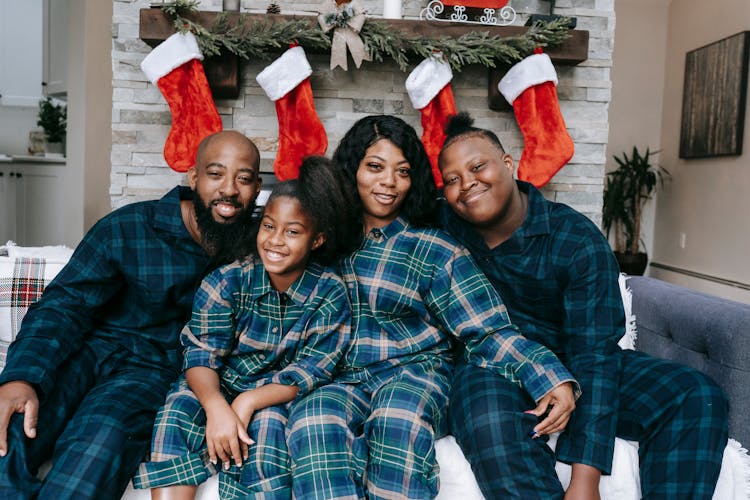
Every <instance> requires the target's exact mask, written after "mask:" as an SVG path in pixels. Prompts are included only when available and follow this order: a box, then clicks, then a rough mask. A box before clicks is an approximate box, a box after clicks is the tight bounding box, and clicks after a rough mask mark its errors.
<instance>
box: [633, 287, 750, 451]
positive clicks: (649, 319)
mask: <svg viewBox="0 0 750 500" xmlns="http://www.w3.org/2000/svg"><path fill="white" fill-rule="evenodd" d="M627 285H628V287H629V288H630V289H631V290H632V292H633V314H634V315H635V320H636V327H637V333H638V338H637V341H636V348H637V349H638V350H640V351H643V352H646V353H649V354H651V355H653V356H658V357H660V358H666V359H671V360H674V361H678V362H680V363H684V364H686V365H689V366H692V367H693V368H696V369H698V370H700V371H702V372H704V373H706V374H708V375H709V376H710V377H711V378H713V379H714V380H715V381H716V382H717V383H718V384H719V385H720V386H721V387H722V389H724V392H725V394H726V395H727V398H728V399H729V406H730V408H729V436H730V437H733V438H735V439H737V440H738V441H739V442H740V443H742V444H744V445H745V446H747V445H748V444H750V305H747V304H742V303H739V302H734V301H730V300H726V299H722V298H719V297H715V296H712V295H707V294H704V293H700V292H696V291H694V290H690V289H688V288H685V287H681V286H677V285H673V284H671V283H666V282H664V281H661V280H657V279H654V278H648V277H642V276H633V277H630V279H628V281H627Z"/></svg>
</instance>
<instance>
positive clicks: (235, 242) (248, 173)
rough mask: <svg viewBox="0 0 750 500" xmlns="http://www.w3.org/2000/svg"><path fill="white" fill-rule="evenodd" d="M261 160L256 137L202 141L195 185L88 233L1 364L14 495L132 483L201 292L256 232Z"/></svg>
mask: <svg viewBox="0 0 750 500" xmlns="http://www.w3.org/2000/svg"><path fill="white" fill-rule="evenodd" d="M259 166H260V155H259V153H258V149H257V147H256V146H255V144H253V142H252V141H250V140H249V139H248V138H247V137H245V136H244V135H242V134H240V133H238V132H235V131H224V132H218V133H216V134H213V135H211V136H209V137H207V138H206V139H204V140H203V141H202V142H201V144H200V146H199V148H198V152H197V155H196V161H195V166H194V167H192V168H191V169H190V170H189V171H188V180H189V183H190V187H189V188H188V187H183V186H178V187H175V188H174V189H172V190H171V191H170V192H169V193H167V194H166V195H165V196H164V197H163V198H161V199H160V200H154V201H145V202H138V203H133V204H130V205H127V206H125V207H122V208H120V209H118V210H115V211H114V212H112V213H110V214H109V215H107V216H105V217H104V218H102V219H101V220H100V221H99V222H97V223H96V224H95V225H94V227H92V228H91V230H90V231H89V232H88V233H87V234H86V235H85V236H84V238H83V240H82V241H81V243H80V244H79V245H78V247H77V248H76V250H75V252H74V253H73V256H72V257H71V259H70V261H69V262H68V264H67V265H66V266H65V267H64V268H63V269H62V271H60V273H59V274H58V275H57V277H56V278H55V279H54V280H53V281H52V282H51V283H50V284H49V286H48V287H47V289H46V290H45V291H44V294H43V296H42V297H41V299H40V300H39V301H38V302H36V303H35V304H33V305H32V306H31V307H30V308H29V310H28V312H27V314H26V316H25V317H24V320H23V323H22V325H21V329H20V331H19V334H18V337H17V338H16V340H15V341H14V342H13V343H12V344H11V346H10V348H9V350H8V357H7V364H6V367H5V370H4V371H3V372H2V374H0V497H2V498H14V499H17V498H32V497H33V498H36V497H39V498H73V497H75V498H120V496H122V493H123V492H124V491H125V489H126V487H127V484H128V481H129V480H130V478H131V477H132V475H133V473H134V472H135V470H136V468H137V467H138V464H139V463H140V462H141V460H142V459H143V458H144V456H145V454H146V452H147V451H148V446H149V441H150V438H151V428H152V425H153V420H154V417H155V414H156V411H157V410H158V409H159V407H160V406H161V405H162V404H163V402H164V396H165V394H166V392H167V389H168V388H169V385H170V383H171V382H172V381H173V380H174V379H175V378H176V376H177V374H178V373H179V371H180V368H181V349H180V345H179V333H180V330H181V329H182V327H183V326H184V324H185V323H186V322H187V320H188V319H189V317H190V312H191V306H192V301H193V293H194V291H195V289H196V287H197V286H198V285H199V284H200V281H201V278H202V277H203V276H204V274H205V273H206V272H207V271H208V270H210V269H211V268H213V267H215V266H216V265H217V264H219V263H222V262H224V261H227V260H229V259H231V258H233V257H234V256H235V255H237V252H238V248H239V247H241V246H242V245H244V244H245V243H244V242H243V237H245V236H246V234H247V233H248V229H249V227H250V224H251V221H252V215H253V210H254V208H255V199H256V197H257V196H258V193H259V192H260V189H261V179H260V175H259ZM50 458H51V459H52V468H51V470H50V471H49V473H48V474H47V475H46V477H45V478H44V480H43V481H40V480H39V479H37V477H36V474H37V471H38V469H39V466H40V465H41V464H42V463H43V462H45V461H47V460H49V459H50Z"/></svg>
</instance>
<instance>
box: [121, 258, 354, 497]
mask: <svg viewBox="0 0 750 500" xmlns="http://www.w3.org/2000/svg"><path fill="white" fill-rule="evenodd" d="M350 314H351V309H350V307H349V299H348V297H347V293H346V288H345V286H344V283H343V281H341V278H339V276H338V275H337V274H335V273H334V272H333V271H332V270H331V269H330V268H324V267H322V266H320V265H318V264H314V263H311V264H309V265H308V267H307V268H306V269H305V271H304V272H303V273H302V275H301V276H300V277H299V278H298V279H297V280H296V281H295V282H294V283H292V285H291V286H290V287H289V289H288V290H286V291H285V292H279V291H277V290H276V289H274V288H273V286H272V285H271V282H270V280H269V278H268V274H267V273H266V271H265V269H264V268H263V264H262V262H261V261H260V259H258V258H257V257H254V256H251V257H248V258H247V259H245V260H243V261H240V262H234V263H232V264H228V265H226V266H222V267H221V268H219V269H217V270H215V271H213V272H212V273H210V274H209V275H208V276H206V278H205V279H204V280H203V282H202V283H201V286H200V288H199V290H198V292H197V293H196V294H195V300H194V305H193V314H192V317H191V319H190V322H189V323H188V324H187V325H186V326H185V328H184V329H183V332H182V336H181V340H182V344H183V345H184V347H185V358H184V367H185V369H189V368H193V367H197V366H205V367H208V368H211V369H213V370H216V371H217V372H218V373H219V374H220V378H221V383H222V391H223V392H224V395H225V397H226V398H227V400H228V401H230V402H231V401H232V400H233V399H234V398H235V397H236V396H237V395H238V394H240V393H242V392H243V391H247V390H250V389H253V388H256V387H260V386H262V385H265V384H268V383H277V384H285V385H296V386H297V387H299V393H298V397H304V396H305V395H306V394H307V393H308V392H310V391H311V390H313V389H315V388H316V387H318V386H320V385H322V384H325V383H327V382H330V380H331V378H332V377H333V372H334V369H335V367H336V364H337V362H338V361H339V360H340V359H341V356H342V355H343V353H344V351H345V348H346V347H347V344H348V340H349V328H350V324H349V323H350ZM288 406H289V405H288V404H287V405H283V406H276V407H271V408H266V409H264V410H262V411H258V412H256V413H255V414H254V415H253V418H252V420H251V422H250V427H249V429H248V432H249V434H250V437H252V438H253V440H255V444H254V445H252V446H250V455H249V457H248V459H247V460H246V461H245V462H244V463H243V465H242V467H241V468H238V467H236V466H235V465H232V468H231V469H230V470H229V471H219V472H220V479H219V482H220V488H221V490H222V491H223V492H224V494H225V495H235V494H236V495H240V496H244V495H245V494H249V492H259V493H260V492H271V491H273V492H274V494H281V495H282V496H283V494H284V493H283V492H286V493H285V494H286V495H287V497H288V496H289V492H290V490H289V488H290V487H291V486H290V483H291V476H290V464H289V453H288V451H287V446H286V435H285V432H286V431H285V429H286V418H287V407H288ZM205 431H206V415H205V412H204V410H203V408H201V405H200V403H199V402H198V399H197V398H196V396H195V395H194V394H193V392H192V391H191V390H190V388H189V387H188V385H187V383H186V382H185V379H184V376H183V377H180V380H178V381H177V383H176V384H175V386H174V387H173V389H172V391H170V394H169V395H168V396H167V401H166V404H165V405H164V407H163V408H162V409H161V410H160V412H159V415H158V416H157V419H156V424H155V425H154V433H153V439H152V443H151V461H150V462H147V463H144V464H142V465H141V468H140V469H139V473H138V475H137V476H136V478H135V480H134V483H135V485H136V487H138V488H154V487H162V486H169V485H177V484H200V483H202V482H203V481H205V480H206V479H207V478H208V477H209V476H210V475H212V474H214V473H216V472H217V469H216V467H214V466H213V465H212V464H211V463H210V462H209V460H208V453H207V448H206V441H205ZM243 492H244V493H243ZM269 494H270V493H269ZM222 498H223V497H222Z"/></svg>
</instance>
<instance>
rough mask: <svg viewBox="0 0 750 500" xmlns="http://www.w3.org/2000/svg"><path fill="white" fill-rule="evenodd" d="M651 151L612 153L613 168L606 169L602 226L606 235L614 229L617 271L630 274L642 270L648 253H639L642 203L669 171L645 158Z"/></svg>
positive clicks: (654, 190) (649, 156)
mask: <svg viewBox="0 0 750 500" xmlns="http://www.w3.org/2000/svg"><path fill="white" fill-rule="evenodd" d="M652 154H653V153H652V152H651V151H650V150H649V149H648V148H646V153H645V154H641V153H640V152H639V151H638V148H637V147H635V146H634V147H633V153H632V154H631V155H630V157H628V155H627V153H625V152H623V153H622V157H617V156H613V158H614V160H615V162H617V165H618V167H617V169H616V170H614V171H612V172H609V173H608V174H607V176H606V181H605V184H604V206H603V208H602V225H603V226H604V230H605V232H606V234H607V237H609V234H610V231H611V230H614V253H615V257H617V261H618V263H619V264H620V270H621V271H622V272H624V273H627V274H631V275H642V274H643V272H644V271H645V270H646V265H647V263H648V256H647V255H646V253H645V252H641V251H640V248H641V214H642V211H643V205H644V204H645V203H646V200H648V199H650V198H651V195H652V194H654V193H655V192H656V190H657V189H658V187H659V186H661V185H663V184H664V177H665V176H669V175H670V174H669V172H668V171H667V170H666V169H664V168H662V167H661V166H659V165H655V164H652V163H651V162H650V161H649V160H650V158H651V155H652Z"/></svg>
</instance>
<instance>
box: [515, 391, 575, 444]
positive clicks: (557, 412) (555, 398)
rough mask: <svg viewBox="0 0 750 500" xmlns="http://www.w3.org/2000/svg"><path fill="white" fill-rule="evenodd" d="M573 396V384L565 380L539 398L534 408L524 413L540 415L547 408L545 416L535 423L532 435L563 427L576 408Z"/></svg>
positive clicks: (549, 432) (554, 430)
mask: <svg viewBox="0 0 750 500" xmlns="http://www.w3.org/2000/svg"><path fill="white" fill-rule="evenodd" d="M575 401H576V400H575V396H574V395H573V384H571V383H570V382H565V383H563V384H560V385H558V386H556V387H555V388H554V389H552V390H551V391H549V392H548V393H547V394H545V395H544V397H543V398H542V399H540V400H539V403H538V404H537V406H536V408H534V409H533V410H529V411H527V412H526V413H531V414H533V415H536V416H537V417H540V416H542V415H544V414H545V413H546V412H547V410H548V409H549V414H548V415H547V417H546V418H545V419H544V420H542V421H541V422H539V423H538V424H536V426H535V427H534V431H533V432H534V434H533V437H537V436H541V435H542V434H552V433H555V432H557V431H561V430H563V429H565V426H566V425H568V420H570V414H571V413H573V410H575V408H576V403H575Z"/></svg>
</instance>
